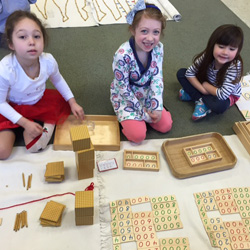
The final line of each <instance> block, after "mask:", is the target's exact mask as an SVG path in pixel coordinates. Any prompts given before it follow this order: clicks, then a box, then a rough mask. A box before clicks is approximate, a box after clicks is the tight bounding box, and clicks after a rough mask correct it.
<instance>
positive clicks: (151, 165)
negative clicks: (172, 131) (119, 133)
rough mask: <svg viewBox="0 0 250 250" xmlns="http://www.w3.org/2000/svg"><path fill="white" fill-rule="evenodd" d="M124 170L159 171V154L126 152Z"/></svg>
mask: <svg viewBox="0 0 250 250" xmlns="http://www.w3.org/2000/svg"><path fill="white" fill-rule="evenodd" d="M123 168H124V169H134V170H150V171H159V170H160V164H159V154H158V152H149V151H136V150H133V151H131V150H124V164H123Z"/></svg>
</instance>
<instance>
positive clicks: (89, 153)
mask: <svg viewBox="0 0 250 250" xmlns="http://www.w3.org/2000/svg"><path fill="white" fill-rule="evenodd" d="M70 137H71V141H72V146H73V151H74V152H75V158H76V166H77V173H78V180H82V179H87V178H92V177H94V168H95V150H94V146H93V144H92V143H91V140H90V136H89V131H88V128H87V126H86V125H80V126H73V127H71V128H70Z"/></svg>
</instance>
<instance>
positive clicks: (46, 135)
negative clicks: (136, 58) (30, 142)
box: [37, 123, 55, 149]
mask: <svg viewBox="0 0 250 250" xmlns="http://www.w3.org/2000/svg"><path fill="white" fill-rule="evenodd" d="M54 128H55V124H50V123H44V125H43V134H42V136H41V137H40V139H39V140H38V141H37V142H39V143H40V144H41V146H42V149H45V148H46V147H47V145H48V143H49V141H50V139H51V136H52V134H53V131H54Z"/></svg>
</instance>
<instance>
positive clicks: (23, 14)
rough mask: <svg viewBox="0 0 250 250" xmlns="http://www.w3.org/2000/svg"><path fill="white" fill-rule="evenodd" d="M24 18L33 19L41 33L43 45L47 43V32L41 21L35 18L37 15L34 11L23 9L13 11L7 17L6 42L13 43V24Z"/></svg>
mask: <svg viewBox="0 0 250 250" xmlns="http://www.w3.org/2000/svg"><path fill="white" fill-rule="evenodd" d="M24 18H28V19H30V20H33V21H34V22H35V23H36V24H37V25H38V26H39V28H40V29H41V32H42V34H43V41H44V46H46V45H47V43H48V34H47V31H46V29H45V27H44V26H43V24H42V22H41V21H40V20H39V19H38V18H37V16H36V15H35V14H34V13H31V12H29V11H23V10H17V11H14V12H13V13H12V14H10V15H9V17H8V18H7V21H6V24H5V38H6V39H7V42H8V44H12V43H13V41H12V34H13V31H14V29H15V26H16V24H17V23H18V22H20V21H21V20H22V19H24Z"/></svg>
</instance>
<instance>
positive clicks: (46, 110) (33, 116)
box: [0, 89, 71, 131]
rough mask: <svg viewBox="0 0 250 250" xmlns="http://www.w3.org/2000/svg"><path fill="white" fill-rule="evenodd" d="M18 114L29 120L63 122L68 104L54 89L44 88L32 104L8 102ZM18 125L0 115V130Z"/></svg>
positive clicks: (68, 111)
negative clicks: (36, 100)
mask: <svg viewBox="0 0 250 250" xmlns="http://www.w3.org/2000/svg"><path fill="white" fill-rule="evenodd" d="M9 104H10V105H11V106H12V107H13V108H14V109H15V110H16V111H17V112H18V113H19V114H21V115H22V116H23V117H25V118H27V119H29V120H32V121H33V120H36V121H41V122H46V123H51V124H58V123H63V122H64V121H65V120H66V119H67V117H68V116H69V115H70V113H71V110H70V106H69V104H68V103H67V102H66V101H65V100H64V99H63V97H62V96H61V94H60V93H59V92H58V91H57V90H55V89H46V90H45V92H44V95H43V97H42V98H41V100H39V101H38V102H37V103H36V104H33V105H17V104H15V103H12V102H10V103H9ZM17 127H20V126H19V125H18V124H14V123H12V122H11V121H10V120H8V119H7V118H5V117H4V116H2V115H0V131H1V130H4V129H12V128H17Z"/></svg>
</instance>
